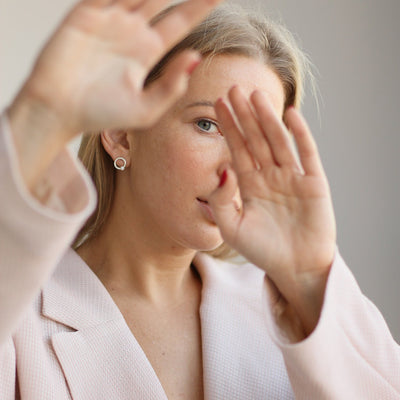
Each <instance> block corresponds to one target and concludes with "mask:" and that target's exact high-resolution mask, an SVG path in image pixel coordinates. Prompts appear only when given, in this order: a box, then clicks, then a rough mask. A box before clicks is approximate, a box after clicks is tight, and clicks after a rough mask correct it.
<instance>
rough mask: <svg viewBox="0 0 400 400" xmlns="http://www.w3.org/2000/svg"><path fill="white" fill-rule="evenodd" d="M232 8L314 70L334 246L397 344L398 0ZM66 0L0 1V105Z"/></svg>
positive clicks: (309, 103)
mask: <svg viewBox="0 0 400 400" xmlns="http://www.w3.org/2000/svg"><path fill="white" fill-rule="evenodd" d="M237 2H239V3H242V4H244V5H245V6H246V7H251V8H254V7H255V8H256V9H259V10H265V11H266V12H267V13H270V14H272V15H274V16H275V17H278V18H281V19H282V20H283V21H284V22H285V24H286V25H287V26H288V27H289V29H290V30H291V31H292V32H294V33H295V34H296V35H297V37H298V38H299V39H300V42H301V43H302V47H303V49H304V50H305V51H306V52H307V53H308V54H309V56H310V58H311V59H312V61H313V63H314V64H315V66H316V68H317V70H318V75H317V82H318V87H319V91H320V112H319V114H318V112H317V107H316V104H315V102H314V100H313V98H312V96H311V95H308V96H307V97H306V100H305V104H304V113H305V115H306V117H307V119H308V121H309V124H310V125H311V128H312V130H313V132H314V135H315V137H316V139H317V142H318V144H319V148H320V152H321V155H322V159H323V162H324V165H325V168H326V171H327V175H328V178H329V181H330V184H331V189H332V195H333V200H334V205H335V211H336V217H337V225H338V244H339V248H340V251H341V253H342V255H343V256H344V257H345V259H346V260H347V262H348V264H349V266H350V267H351V269H352V271H353V273H354V274H355V276H356V278H357V280H358V282H359V284H360V286H361V288H362V290H363V291H364V293H365V294H366V295H367V296H368V297H369V298H371V299H372V300H373V301H374V302H375V304H376V305H377V306H378V307H379V309H380V310H381V312H382V313H383V315H384V317H385V319H386V320H387V322H388V324H389V326H390V328H391V331H392V333H393V335H394V337H395V339H396V340H397V341H400V315H399V312H398V309H399V306H400V294H399V293H398V285H399V283H400V257H399V256H400V251H399V248H400V246H399V243H400V240H399V239H400V210H399V207H400V182H399V180H400V168H399V166H400V161H399V156H398V152H399V149H400V132H399V129H398V126H399V123H398V121H399V119H400V112H399V109H400V100H399V93H400V79H399V72H400V46H399V43H398V42H399V40H400V24H399V23H398V20H399V19H400V1H399V0H382V1H377V0H375V1H372V0H334V1H333V0H330V1H328V0H302V1H299V0H265V1H264V2H262V3H256V2H251V1H244V0H242V1H240V0H237ZM72 4H73V0H57V1H54V0H35V1H32V0H13V1H11V0H0V109H2V108H4V107H5V106H6V105H7V104H8V103H9V102H10V100H11V98H12V97H13V95H14V94H15V93H16V91H17V88H18V86H19V85H20V83H21V82H22V80H23V79H24V77H25V76H26V75H27V73H28V71H29V69H30V67H31V65H32V62H33V60H34V57H35V54H37V52H38V51H39V49H40V47H41V46H42V44H43V42H44V40H45V38H46V37H47V36H48V35H49V34H50V32H51V31H52V30H53V29H54V27H55V26H56V25H57V22H58V21H59V20H60V18H61V17H62V15H64V13H65V11H66V10H67V9H69V8H70V6H71V5H72Z"/></svg>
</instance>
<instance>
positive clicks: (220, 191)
mask: <svg viewBox="0 0 400 400" xmlns="http://www.w3.org/2000/svg"><path fill="white" fill-rule="evenodd" d="M237 188H238V186H237V178H236V174H235V172H234V171H233V170H232V169H230V168H229V167H226V168H225V169H224V170H223V172H222V174H221V176H220V184H219V186H218V187H217V189H215V190H214V192H213V193H211V195H210V197H209V199H208V203H209V204H210V207H211V209H212V211H213V215H214V219H215V222H216V224H217V225H218V228H219V230H220V231H221V235H222V237H223V239H224V240H225V241H226V242H227V243H228V244H232V242H233V240H234V236H235V233H236V231H237V228H238V226H239V222H240V218H241V214H240V207H239V204H238V202H237V200H236V199H235V194H236V193H237Z"/></svg>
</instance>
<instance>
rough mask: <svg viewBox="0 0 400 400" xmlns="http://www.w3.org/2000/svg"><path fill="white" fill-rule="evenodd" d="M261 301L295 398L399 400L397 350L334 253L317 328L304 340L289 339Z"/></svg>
mask: <svg viewBox="0 0 400 400" xmlns="http://www.w3.org/2000/svg"><path fill="white" fill-rule="evenodd" d="M269 292H270V291H269V288H268V287H267V288H266V291H265V293H266V294H267V293H269ZM266 301H267V303H268V304H269V306H270V307H269V310H270V311H269V312H267V318H268V320H269V326H270V332H271V336H272V338H273V339H274V341H275V343H276V344H277V345H278V346H279V347H280V349H281V351H282V353H283V356H284V359H285V364H286V366H287V370H288V373H289V377H290V380H291V383H292V386H293V389H294V391H295V393H296V398H299V399H311V398H312V399H313V398H318V399H343V398H345V399H347V398H351V399H356V398H357V399H366V398H382V399H383V398H390V399H400V386H399V380H398V376H399V371H400V348H399V346H398V344H397V343H396V342H395V341H394V340H393V338H392V336H391V334H390V331H389V329H388V327H387V325H386V323H385V321H384V319H383V317H382V315H381V314H380V313H379V311H378V310H377V308H376V307H375V306H374V305H373V304H372V303H371V302H370V301H369V300H368V299H367V298H365V297H364V296H363V294H362V293H361V291H360V289H359V287H358V285H357V283H356V281H355V279H354V277H353V276H352V274H351V272H350V271H349V269H348V268H347V267H346V265H345V263H344V262H343V260H342V259H341V257H340V255H339V254H338V253H337V254H336V257H335V260H334V262H333V265H332V267H331V270H330V273H329V277H328V281H327V285H326V289H325V294H324V301H323V305H322V309H321V312H320V316H319V320H318V324H317V325H316V326H315V328H314V330H313V332H312V333H311V334H310V335H309V336H308V337H307V338H305V339H303V340H292V338H291V337H290V331H289V334H288V330H286V329H285V328H286V327H285V326H282V325H281V324H279V323H278V322H277V321H276V319H275V316H274V313H273V307H272V304H271V301H270V299H268V297H267V298H266Z"/></svg>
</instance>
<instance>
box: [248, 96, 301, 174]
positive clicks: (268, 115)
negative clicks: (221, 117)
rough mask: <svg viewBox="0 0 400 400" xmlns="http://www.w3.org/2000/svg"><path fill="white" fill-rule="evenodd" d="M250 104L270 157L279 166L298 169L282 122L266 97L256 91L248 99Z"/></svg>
mask: <svg viewBox="0 0 400 400" xmlns="http://www.w3.org/2000/svg"><path fill="white" fill-rule="evenodd" d="M250 100H251V103H252V105H253V107H254V110H255V112H256V114H257V115H258V118H259V121H260V124H261V126H262V128H263V130H264V134H265V136H266V138H267V140H268V143H269V146H270V149H271V152H272V156H273V158H274V160H275V161H276V162H277V163H278V164H279V165H280V166H283V165H287V166H289V167H296V168H298V163H297V160H296V156H295V153H294V150H293V145H292V143H291V141H290V139H289V135H288V132H287V129H286V127H285V125H284V123H283V121H282V120H281V119H280V118H279V117H278V115H277V114H276V112H275V111H274V109H273V108H272V106H271V104H270V102H269V100H268V99H267V97H266V96H265V95H264V94H263V93H262V92H260V91H259V90H256V91H255V92H253V93H252V95H251V97H250Z"/></svg>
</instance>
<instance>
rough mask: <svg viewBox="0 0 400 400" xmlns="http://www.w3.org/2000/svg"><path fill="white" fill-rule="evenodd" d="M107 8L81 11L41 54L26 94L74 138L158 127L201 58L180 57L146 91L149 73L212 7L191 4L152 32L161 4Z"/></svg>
mask: <svg viewBox="0 0 400 400" xmlns="http://www.w3.org/2000/svg"><path fill="white" fill-rule="evenodd" d="M107 3H109V2H108V1H102V0H87V1H83V2H81V3H79V4H78V5H77V6H76V7H75V8H74V9H73V10H72V11H71V13H70V14H69V15H68V16H67V17H66V19H65V20H64V22H63V23H62V24H61V25H60V27H59V28H58V30H57V31H56V33H55V34H54V35H53V37H52V38H51V39H50V41H49V42H48V43H47V45H46V46H45V48H44V50H43V51H42V53H41V55H40V57H39V58H38V60H37V62H36V65H35V68H34V70H33V73H32V74H31V76H30V79H29V81H28V82H27V87H26V90H27V91H28V93H30V95H31V96H33V97H34V98H36V99H39V100H40V101H41V102H42V103H43V104H44V105H45V107H47V108H48V109H49V110H51V111H54V113H55V115H57V117H58V118H59V119H60V120H61V123H62V124H63V125H65V126H66V127H69V128H70V130H73V131H82V130H98V129H102V128H112V127H144V126H148V125H150V124H151V123H153V122H155V121H156V120H157V118H158V117H159V116H160V115H161V114H162V113H163V112H164V111H165V110H166V108H168V107H169V106H170V105H171V104H172V102H173V100H175V99H176V98H177V97H178V96H179V95H180V94H182V92H183V91H184V90H185V88H186V81H187V79H188V73H187V72H186V71H187V70H188V69H189V67H190V65H191V64H193V63H194V62H196V61H197V60H198V56H197V55H196V54H195V53H193V52H184V53H183V54H181V55H180V56H178V57H177V59H176V60H175V61H174V62H172V63H171V65H170V66H169V67H168V68H167V70H166V73H165V74H164V75H165V76H164V78H160V79H159V80H158V81H157V83H155V84H153V85H151V86H150V87H149V88H148V89H146V90H143V83H144V80H145V78H146V76H147V74H148V72H149V70H150V69H151V67H152V66H153V65H154V64H155V63H156V61H157V60H158V59H160V58H161V57H162V55H163V53H165V52H166V51H167V50H168V49H169V48H170V47H171V46H172V45H173V44H174V43H175V42H176V41H177V40H178V39H180V37H181V36H183V35H184V34H185V33H186V32H187V31H188V30H189V29H190V27H191V26H192V25H193V24H195V23H196V22H198V21H199V20H200V19H201V18H202V17H203V16H204V15H205V14H206V13H207V12H208V11H209V10H210V9H211V8H212V7H213V6H214V5H215V4H212V2H208V3H207V4H206V3H205V2H202V1H196V2H195V1H190V2H188V3H187V4H184V5H181V6H178V7H176V9H174V11H172V12H171V13H170V14H169V15H168V16H167V17H166V18H164V19H163V20H161V21H159V22H158V23H156V24H155V25H153V26H150V25H149V20H150V19H151V18H152V17H153V15H154V14H155V13H156V12H158V11H159V9H160V8H161V7H162V6H163V0H158V1H155V2H139V1H137V2H135V1H130V2H126V1H114V2H113V3H112V4H107ZM135 3H136V4H135ZM158 3H159V4H158ZM174 21H175V23H174ZM177 21H179V22H178V24H177V23H176V22H177ZM172 27H173V29H171V28H172ZM172 64H173V65H172Z"/></svg>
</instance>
